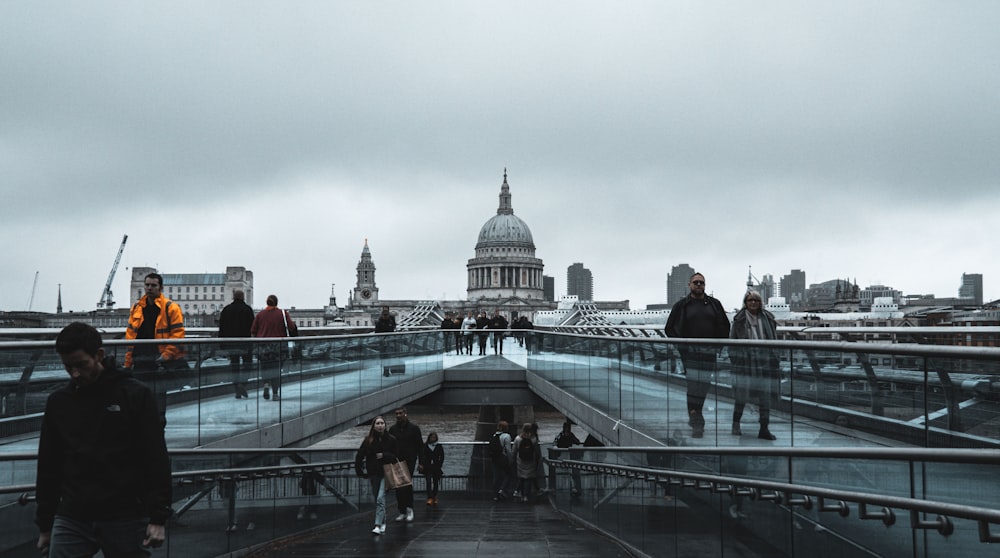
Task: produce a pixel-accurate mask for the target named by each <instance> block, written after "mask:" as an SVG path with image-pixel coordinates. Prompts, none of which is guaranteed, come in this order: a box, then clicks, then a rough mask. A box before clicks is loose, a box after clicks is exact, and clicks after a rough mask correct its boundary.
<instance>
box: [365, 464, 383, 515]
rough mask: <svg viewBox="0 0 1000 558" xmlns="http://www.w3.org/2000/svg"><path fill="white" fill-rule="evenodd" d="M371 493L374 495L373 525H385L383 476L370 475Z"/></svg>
mask: <svg viewBox="0 0 1000 558" xmlns="http://www.w3.org/2000/svg"><path fill="white" fill-rule="evenodd" d="M368 480H369V481H371V483H372V495H373V496H375V525H385V477H383V476H381V475H377V476H376V475H372V476H371V477H369V478H368Z"/></svg>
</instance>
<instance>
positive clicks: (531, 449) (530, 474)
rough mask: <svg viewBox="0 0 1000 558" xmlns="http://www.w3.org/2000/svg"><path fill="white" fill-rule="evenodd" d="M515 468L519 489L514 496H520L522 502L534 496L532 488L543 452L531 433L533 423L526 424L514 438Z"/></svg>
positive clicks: (534, 484)
mask: <svg viewBox="0 0 1000 558" xmlns="http://www.w3.org/2000/svg"><path fill="white" fill-rule="evenodd" d="M513 453H514V470H515V471H516V472H517V490H516V491H515V492H514V498H517V497H518V496H520V498H521V501H522V502H527V501H528V500H529V499H530V498H532V497H534V493H533V492H532V490H533V489H534V488H535V486H536V482H537V480H536V479H537V476H538V461H539V460H540V459H541V452H539V451H538V444H536V443H535V441H534V437H533V436H532V435H531V424H530V423H529V424H525V425H524V426H523V427H522V428H521V433H520V434H519V435H518V436H517V438H514V448H513Z"/></svg>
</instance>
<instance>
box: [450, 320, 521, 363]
mask: <svg viewBox="0 0 1000 558" xmlns="http://www.w3.org/2000/svg"><path fill="white" fill-rule="evenodd" d="M533 328H534V325H533V324H532V323H531V320H529V319H528V317H527V316H524V315H522V316H519V317H517V318H515V319H514V321H513V322H508V321H507V318H506V317H504V315H503V314H501V313H500V311H499V310H494V311H493V316H492V317H488V316H487V315H486V312H485V311H482V310H481V311H480V312H479V313H478V314H476V313H474V312H468V313H467V314H466V315H465V317H464V318H463V316H462V313H461V312H448V313H446V314H445V317H444V319H443V320H441V330H442V335H443V336H444V346H445V352H446V353H450V352H451V350H452V349H451V348H449V347H453V348H454V351H455V354H456V355H463V354H465V355H471V354H472V350H473V348H476V349H477V350H478V352H477V355H478V356H485V355H486V353H487V349H488V348H492V349H493V354H495V355H502V354H503V342H504V338H506V337H509V336H511V337H513V338H514V341H515V342H517V344H518V345H519V346H521V347H524V346H527V347H528V348H529V352H530V348H531V341H532V334H531V332H530V331H524V330H531V329H533ZM451 330H453V331H451ZM449 331H450V332H449Z"/></svg>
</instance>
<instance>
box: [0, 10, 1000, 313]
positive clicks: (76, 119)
mask: <svg viewBox="0 0 1000 558" xmlns="http://www.w3.org/2000/svg"><path fill="white" fill-rule="evenodd" d="M577 7H578V8H579V9H575V10H571V11H567V10H565V7H564V6H561V5H559V4H554V5H535V4H533V3H519V2H514V3H510V4H505V5H498V6H488V5H464V4H449V5H444V6H441V7H440V9H439V10H427V9H426V8H425V7H422V6H419V5H410V4H407V3H401V2H388V3H385V4H380V5H339V4H331V5H323V4H316V5H308V6H303V7H302V8H301V9H299V10H288V9H286V8H285V7H284V6H279V5H273V4H269V3H265V2H255V1H251V2H242V3H239V4H235V3H227V2H220V3H213V4H210V5H204V4H185V3H183V2H181V3H176V2H171V3H165V2H149V3H143V4H141V5H123V4H121V3H117V2H101V1H96V2H92V3H87V4H86V5H66V4H64V3H52V2H47V1H45V0H42V1H40V2H32V3H30V4H23V3H4V4H0V49H2V50H3V51H4V52H7V53H16V55H12V56H5V57H0V72H3V75H4V76H5V79H4V80H3V83H2V84H0V188H2V189H3V192H4V196H3V203H2V204H0V239H2V242H3V244H4V249H3V255H4V263H3V266H2V268H0V309H3V310H24V309H26V307H27V306H28V302H29V300H31V301H32V303H31V305H32V309H34V310H40V311H49V312H53V311H55V308H56V297H57V293H58V285H60V284H61V285H62V302H63V306H64V308H65V309H67V310H76V311H85V310H92V309H94V308H95V307H96V304H97V302H98V300H99V299H100V297H101V293H102V289H103V287H104V284H105V281H106V279H107V276H108V272H109V271H110V269H111V266H112V263H113V261H114V258H115V254H116V250H117V248H118V245H119V242H120V240H121V238H122V235H123V234H128V235H129V240H128V245H127V247H126V248H125V251H124V254H123V256H122V260H121V265H120V267H119V269H118V274H117V277H116V279H115V282H114V284H113V287H112V289H113V291H114V292H115V299H116V302H117V304H118V306H119V307H120V306H121V305H122V301H123V300H125V299H126V297H125V296H124V294H125V293H126V292H127V277H128V270H129V269H131V268H133V267H143V266H148V267H155V268H157V269H159V270H161V271H162V272H164V273H197V272H208V273H215V272H218V271H219V270H222V269H225V267H226V266H244V267H246V268H247V269H251V270H253V271H254V273H255V278H256V281H255V286H256V290H257V293H258V295H259V296H266V294H269V293H275V294H277V295H278V296H279V298H280V299H281V300H282V301H283V304H287V305H288V306H297V307H303V308H307V307H317V306H322V305H323V304H324V303H325V301H327V300H328V299H329V296H330V287H331V284H335V285H336V290H335V294H336V295H337V297H338V301H344V300H346V299H347V296H348V294H349V293H350V291H351V288H352V287H353V283H354V268H355V265H356V264H357V258H358V254H359V253H360V251H361V249H362V247H363V246H364V242H365V239H368V241H369V244H370V246H371V250H372V254H373V258H374V262H375V265H376V267H377V269H378V272H377V273H378V275H377V277H378V286H379V288H380V290H381V296H382V297H384V298H387V299H390V298H391V299H404V298H405V299H420V300H442V299H444V300H455V299H462V298H464V297H465V291H466V288H467V267H466V266H467V262H468V260H469V259H470V258H471V257H473V255H474V247H475V243H476V233H477V232H478V231H479V229H480V227H481V226H482V225H483V223H485V222H486V221H487V220H488V219H489V218H490V217H492V216H493V215H494V214H495V212H496V208H497V192H498V188H499V185H500V183H501V181H502V175H503V172H504V168H505V167H506V168H507V169H508V171H509V181H510V187H511V194H512V196H513V207H514V211H515V213H516V215H517V216H518V217H519V218H521V219H523V220H524V222H525V223H527V225H528V226H529V227H531V231H532V233H533V236H534V241H535V244H536V246H537V257H538V258H539V259H541V260H542V261H544V265H545V268H544V270H543V273H544V274H545V275H547V276H550V277H553V278H555V295H556V297H559V296H560V295H564V294H566V284H565V282H564V271H563V270H565V269H567V267H568V266H570V265H571V264H573V263H574V262H586V264H587V268H588V269H589V270H591V272H592V274H593V277H594V280H595V282H597V283H599V292H598V293H597V298H599V299H601V300H625V299H627V300H629V301H630V303H631V306H632V308H634V309H641V308H644V307H645V306H646V305H649V304H664V303H667V302H668V301H667V300H665V299H664V298H665V288H664V287H665V281H666V279H667V275H668V273H669V272H670V270H671V267H672V266H674V265H676V264H678V263H681V262H686V263H688V264H689V265H690V266H691V267H692V268H694V269H695V270H697V271H699V272H702V273H704V274H705V276H706V280H707V289H708V291H709V292H711V293H713V294H714V296H716V297H718V298H719V299H720V300H721V301H722V303H723V304H724V306H725V307H726V308H734V307H737V306H739V304H740V301H741V299H742V294H743V290H744V289H745V285H746V277H747V270H748V267H751V266H752V270H753V273H754V275H756V276H758V277H763V276H764V275H766V274H770V275H772V276H773V277H775V278H780V277H783V276H785V275H787V274H788V273H789V272H790V271H791V270H793V269H801V270H804V271H805V272H806V273H807V274H808V281H809V283H816V282H821V281H826V280H829V279H834V278H850V279H852V280H856V281H857V283H858V284H859V285H860V286H862V287H864V286H867V285H874V284H883V285H888V286H891V287H893V288H894V289H897V290H900V291H902V292H903V293H906V294H934V295H936V296H938V297H943V298H944V297H948V298H950V297H956V296H957V294H958V289H959V288H960V287H961V286H962V285H961V276H962V274H963V273H966V274H982V276H983V298H984V300H986V301H991V300H996V299H998V298H1000V262H998V261H997V258H994V257H992V256H993V254H992V253H991V252H990V248H991V247H990V245H989V240H988V239H989V238H994V237H996V236H998V234H1000V223H998V222H997V220H996V219H995V218H994V214H995V212H996V211H995V210H996V208H997V207H1000V188H998V187H997V186H998V184H1000V159H997V157H996V156H995V154H996V153H997V152H998V147H1000V97H998V96H997V95H996V94H995V92H996V91H997V90H998V89H1000V68H998V67H997V65H996V64H995V63H994V60H993V59H994V57H995V53H996V52H997V51H1000V35H998V34H997V33H996V32H995V29H994V25H993V23H994V22H995V21H998V20H1000V5H998V4H995V3H987V2H966V3H961V4H957V5H953V6H947V7H943V6H941V5H940V4H938V3H933V2H924V1H916V2H901V1H888V2H883V3H878V4H877V5H872V4H870V3H866V2H860V1H853V2H851V1H849V2H843V3H830V4H821V3H810V4H807V5H802V4H799V3H794V2H790V1H788V2H781V1H779V2H774V3H769V4H767V5H766V6H757V5H741V4H739V3H722V4H719V5H707V6H706V5H696V6H688V7H683V6H678V5H672V4H664V3H658V2H636V3H634V4H631V5H630V8H629V9H627V10H623V9H621V7H620V6H615V5H607V4H603V3H599V2H583V5H582V6H581V5H579V4H577ZM233 13H239V14H240V17H239V18H237V19H236V20H234V19H233ZM36 272H38V283H37V288H35V289H33V284H34V279H35V273H36ZM341 304H343V302H341Z"/></svg>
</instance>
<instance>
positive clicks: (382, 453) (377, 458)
mask: <svg viewBox="0 0 1000 558" xmlns="http://www.w3.org/2000/svg"><path fill="white" fill-rule="evenodd" d="M396 461H397V459H396V438H395V437H393V435H392V434H389V433H388V432H386V429H385V419H384V418H382V417H381V416H378V417H375V420H373V421H372V427H371V430H369V431H368V435H367V436H365V439H364V441H362V442H361V447H360V448H359V449H358V454H357V456H355V458H354V470H355V471H356V472H357V473H358V476H359V477H362V478H366V479H368V480H369V481H370V482H371V486H372V494H373V495H374V496H375V528H374V529H372V534H373V535H381V534H382V533H385V490H386V485H385V473H384V472H383V469H382V467H383V465H387V464H390V463H395V462H396Z"/></svg>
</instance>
